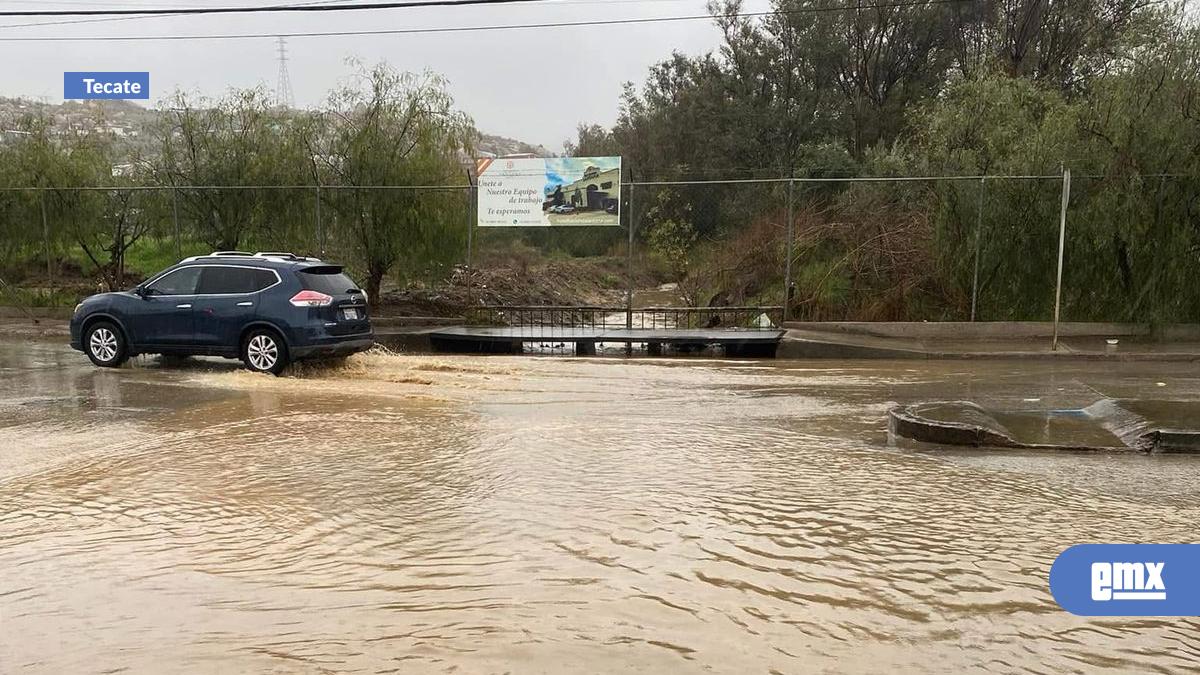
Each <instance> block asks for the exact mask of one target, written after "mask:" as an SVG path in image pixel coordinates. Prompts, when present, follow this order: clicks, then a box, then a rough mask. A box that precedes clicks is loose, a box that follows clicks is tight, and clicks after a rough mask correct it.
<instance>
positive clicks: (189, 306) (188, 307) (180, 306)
mask: <svg viewBox="0 0 1200 675" xmlns="http://www.w3.org/2000/svg"><path fill="white" fill-rule="evenodd" d="M175 308H176V309H191V308H192V306H191V305H175Z"/></svg>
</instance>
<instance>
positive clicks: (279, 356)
mask: <svg viewBox="0 0 1200 675" xmlns="http://www.w3.org/2000/svg"><path fill="white" fill-rule="evenodd" d="M374 343H375V336H374V334H373V333H372V332H371V321H370V319H369V318H368V316H367V295H366V293H365V292H363V291H361V290H359V289H358V287H357V286H356V285H355V283H354V282H353V281H351V280H350V278H349V277H348V276H346V275H345V273H344V272H343V271H342V268H341V267H340V266H338V265H331V264H329V263H325V262H322V261H320V260H316V259H313V258H302V257H299V256H295V255H292V254H290V253H253V254H251V253H240V252H220V253H213V254H212V255H207V256H198V257H195V258H188V259H187V260H184V261H183V262H181V263H179V264H178V265H175V266H174V267H171V268H169V269H167V270H164V271H163V272H161V273H159V274H157V275H155V276H153V277H151V278H150V279H149V280H147V281H146V282H144V283H142V284H141V285H139V286H137V287H136V288H134V289H133V290H130V291H123V292H120V293H102V294H100V295H93V296H91V297H90V298H87V299H86V300H84V301H83V302H81V303H80V304H79V305H78V306H77V307H76V308H75V315H74V317H72V319H71V346H72V347H74V348H75V349H78V350H80V351H82V352H84V353H86V354H87V355H88V358H90V359H91V360H92V363H94V364H96V365H98V366H104V367H116V366H119V365H121V364H122V363H124V362H125V360H126V359H128V358H129V357H130V356H134V355H137V354H170V355H180V356H188V355H209V356H224V357H228V358H240V359H241V360H242V361H243V362H244V363H245V364H246V367H247V368H249V369H250V370H254V371H258V372H265V373H274V374H278V373H279V372H280V371H281V370H283V369H284V368H285V367H286V366H287V365H288V364H289V363H291V362H292V361H297V360H300V359H308V358H320V357H337V356H346V355H349V354H353V353H355V352H360V351H363V350H365V349H369V348H370V347H371V345H373V344H374Z"/></svg>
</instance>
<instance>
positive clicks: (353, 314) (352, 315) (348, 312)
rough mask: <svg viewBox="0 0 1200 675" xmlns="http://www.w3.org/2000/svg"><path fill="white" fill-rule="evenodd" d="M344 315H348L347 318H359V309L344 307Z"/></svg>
mask: <svg viewBox="0 0 1200 675" xmlns="http://www.w3.org/2000/svg"><path fill="white" fill-rule="evenodd" d="M342 316H344V317H346V318H347V319H357V318H358V310H357V309H343V310H342Z"/></svg>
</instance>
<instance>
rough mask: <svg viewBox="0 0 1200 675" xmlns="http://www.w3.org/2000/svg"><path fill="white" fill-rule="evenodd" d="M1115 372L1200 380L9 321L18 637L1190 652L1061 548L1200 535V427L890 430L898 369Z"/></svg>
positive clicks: (166, 642)
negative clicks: (1126, 437) (1149, 433)
mask: <svg viewBox="0 0 1200 675" xmlns="http://www.w3.org/2000/svg"><path fill="white" fill-rule="evenodd" d="M1105 398H1121V399H1130V398H1153V399H1155V400H1158V401H1167V400H1184V401H1197V400H1200V367H1197V366H1192V365H1190V364H1170V363H1160V364H1155V363H1086V362H1079V363H1057V362H1039V363H1033V364H1020V363H1014V362H1012V361H1004V362H986V361H978V362H975V361H972V362H964V361H860V362H838V361H785V360H780V361H771V362H762V361H757V362H756V361H732V360H705V359H684V360H681V359H674V360H661V359H641V360H636V361H626V360H621V359H614V358H604V357H601V358H591V359H574V358H530V357H491V358H489V357H438V356H395V355H384V354H374V353H372V354H367V355H362V356H358V357H354V358H352V359H351V360H350V361H349V362H348V363H347V364H346V365H345V366H342V367H337V368H320V367H306V368H302V369H299V370H298V372H296V373H294V374H293V375H292V376H289V377H282V378H272V377H268V376H257V375H252V374H249V373H246V372H243V371H239V370H236V369H235V367H234V364H233V363H232V362H224V361H219V360H190V361H188V362H185V363H183V364H162V363H160V362H159V361H157V360H155V359H139V360H138V361H137V362H136V363H135V364H134V365H133V366H132V367H127V368H123V369H121V370H117V371H102V370H97V369H95V368H93V367H92V366H91V365H90V364H89V363H88V362H87V361H86V359H85V358H84V357H83V356H82V355H80V354H78V353H76V352H72V351H70V350H69V349H67V348H65V347H63V346H61V345H58V344H53V343H45V342H34V343H22V342H14V341H8V342H0V672H5V673H8V672H26V671H28V672H47V673H61V672H115V671H120V670H122V669H125V670H129V671H134V672H155V673H157V672H442V671H457V672H471V673H475V672H556V673H557V672H597V671H615V670H634V671H641V672H699V671H707V672H738V673H741V672H781V673H782V672H813V671H840V672H844V671H851V672H879V671H881V670H884V671H893V670H905V671H918V672H964V671H972V670H973V671H986V672H1013V671H1036V672H1061V671H1089V672H1091V671H1102V670H1106V671H1110V672H1131V671H1157V672H1170V671H1182V670H1187V669H1189V668H1193V667H1194V666H1195V664H1196V663H1197V662H1200V641H1198V640H1197V637H1196V636H1197V635H1198V634H1200V632H1198V631H1200V621H1198V620H1194V619H1124V618H1118V619H1084V618H1079V617H1075V616H1072V615H1070V614H1067V613H1065V612H1063V611H1062V610H1060V609H1058V608H1057V606H1056V605H1055V604H1054V602H1053V600H1052V599H1051V597H1050V594H1049V592H1048V590H1047V587H1046V578H1047V573H1048V570H1049V567H1050V563H1051V562H1052V561H1053V559H1054V558H1055V556H1057V555H1058V553H1060V552H1061V551H1062V550H1063V549H1065V548H1067V547H1068V546H1070V545H1071V544H1075V543H1080V542H1191V541H1195V540H1196V538H1195V525H1196V523H1197V522H1200V505H1198V503H1197V496H1198V495H1200V457H1194V456H1180V455H1166V456H1155V455H1144V454H1136V453H1103V454H1079V453H1053V452H1035V451H1015V450H1003V451H999V450H969V449H962V448H955V449H950V448H932V449H931V448H924V449H921V450H913V449H906V448H898V447H891V446H889V445H888V442H887V421H886V413H887V411H888V410H889V409H890V408H891V407H892V406H894V405H896V404H904V403H914V402H918V401H923V400H960V399H961V400H972V401H977V402H981V403H984V404H989V405H994V406H995V407H996V408H998V409H1007V410H1013V409H1021V408H1027V407H1037V406H1044V407H1045V408H1047V409H1067V408H1083V407H1086V406H1088V405H1091V404H1093V403H1095V402H1096V401H1099V400H1102V399H1105ZM1159 408H1161V406H1159ZM1181 409H1186V408H1181ZM1049 433H1051V434H1053V431H1050V432H1049Z"/></svg>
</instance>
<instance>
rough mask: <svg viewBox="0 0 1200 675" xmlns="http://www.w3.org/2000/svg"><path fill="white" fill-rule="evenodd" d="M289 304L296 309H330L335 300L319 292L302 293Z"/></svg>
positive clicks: (296, 295)
mask: <svg viewBox="0 0 1200 675" xmlns="http://www.w3.org/2000/svg"><path fill="white" fill-rule="evenodd" d="M289 302H291V303H292V304H293V305H295V306H296V307H328V306H329V305H330V304H331V303H332V302H333V298H332V297H331V296H328V295H325V294H324V293H318V292H317V291H300V292H299V293H297V294H295V295H293V296H292V299H291V300H290V301H289Z"/></svg>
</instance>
